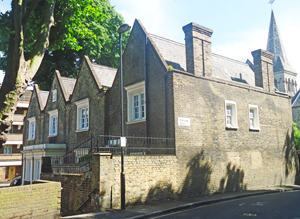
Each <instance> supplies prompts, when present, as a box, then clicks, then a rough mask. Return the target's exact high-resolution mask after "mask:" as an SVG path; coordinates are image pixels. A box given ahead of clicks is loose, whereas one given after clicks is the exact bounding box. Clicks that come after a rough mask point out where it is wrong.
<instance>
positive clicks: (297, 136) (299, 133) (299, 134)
mask: <svg viewBox="0 0 300 219" xmlns="http://www.w3.org/2000/svg"><path fill="white" fill-rule="evenodd" d="M297 126H298V124H297V123H295V122H294V123H293V129H294V141H295V146H296V148H297V150H300V130H299V129H298V127H297Z"/></svg>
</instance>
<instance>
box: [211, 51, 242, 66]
mask: <svg viewBox="0 0 300 219" xmlns="http://www.w3.org/2000/svg"><path fill="white" fill-rule="evenodd" d="M212 56H219V57H222V58H225V59H228V60H230V61H234V62H238V63H241V64H244V65H248V64H247V63H246V62H242V61H240V60H236V59H233V58H230V57H227V56H223V55H219V54H216V53H212Z"/></svg>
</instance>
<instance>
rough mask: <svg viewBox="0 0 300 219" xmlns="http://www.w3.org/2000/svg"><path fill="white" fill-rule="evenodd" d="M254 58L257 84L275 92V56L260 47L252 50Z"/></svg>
mask: <svg viewBox="0 0 300 219" xmlns="http://www.w3.org/2000/svg"><path fill="white" fill-rule="evenodd" d="M252 56H253V58H254V72H255V85H256V86H258V87H262V88H263V89H264V90H265V91H268V92H274V91H275V85H274V74H273V57H274V55H273V54H272V53H270V52H268V51H265V50H262V49H259V50H255V51H253V52H252Z"/></svg>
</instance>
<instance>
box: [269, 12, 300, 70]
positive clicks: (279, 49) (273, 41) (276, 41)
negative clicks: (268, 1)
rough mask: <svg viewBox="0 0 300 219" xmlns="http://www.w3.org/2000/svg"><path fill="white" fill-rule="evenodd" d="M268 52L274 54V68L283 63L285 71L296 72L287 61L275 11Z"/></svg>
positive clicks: (271, 21)
mask: <svg viewBox="0 0 300 219" xmlns="http://www.w3.org/2000/svg"><path fill="white" fill-rule="evenodd" d="M267 51H269V52H272V53H273V54H274V59H273V63H274V66H278V65H277V62H280V61H281V64H282V67H283V69H284V70H287V71H291V72H295V70H294V68H293V67H292V66H291V64H290V63H289V61H288V59H287V56H286V53H285V49H284V46H283V43H282V39H281V35H280V32H279V29H278V27H277V23H276V20H275V16H274V12H273V10H272V13H271V20H270V27H269V36H268V44H267ZM279 57H280V58H279ZM280 59H281V60H280ZM278 64H279V63H278ZM279 70H280V69H278V71H279ZM274 71H276V69H274Z"/></svg>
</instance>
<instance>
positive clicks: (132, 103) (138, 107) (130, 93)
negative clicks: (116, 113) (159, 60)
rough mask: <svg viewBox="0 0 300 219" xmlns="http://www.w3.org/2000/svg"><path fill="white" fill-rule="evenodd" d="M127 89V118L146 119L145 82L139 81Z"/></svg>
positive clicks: (129, 120)
mask: <svg viewBox="0 0 300 219" xmlns="http://www.w3.org/2000/svg"><path fill="white" fill-rule="evenodd" d="M125 90H126V91H127V118H128V119H127V120H128V122H134V121H141V120H145V119H146V100H145V82H144V81H142V82H139V83H136V84H133V85H130V86H128V87H125Z"/></svg>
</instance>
